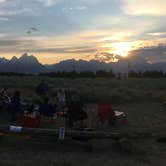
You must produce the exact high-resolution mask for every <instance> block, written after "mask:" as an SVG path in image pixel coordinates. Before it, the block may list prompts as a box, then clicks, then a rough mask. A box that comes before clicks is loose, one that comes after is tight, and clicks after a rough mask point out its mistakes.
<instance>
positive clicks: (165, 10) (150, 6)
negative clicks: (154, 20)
mask: <svg viewBox="0 0 166 166" xmlns="http://www.w3.org/2000/svg"><path fill="white" fill-rule="evenodd" d="M122 9H123V11H124V12H125V13H126V14H128V15H157V16H161V15H164V16H165V15H166V1H165V0H146V1H145V0H123V6H122Z"/></svg>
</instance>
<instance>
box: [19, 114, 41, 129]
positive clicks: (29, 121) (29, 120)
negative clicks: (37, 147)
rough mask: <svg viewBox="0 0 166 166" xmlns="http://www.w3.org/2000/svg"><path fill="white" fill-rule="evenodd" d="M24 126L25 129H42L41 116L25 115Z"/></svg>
mask: <svg viewBox="0 0 166 166" xmlns="http://www.w3.org/2000/svg"><path fill="white" fill-rule="evenodd" d="M22 126H23V127H29V128H38V127H40V116H38V117H30V116H26V115H23V118H22Z"/></svg>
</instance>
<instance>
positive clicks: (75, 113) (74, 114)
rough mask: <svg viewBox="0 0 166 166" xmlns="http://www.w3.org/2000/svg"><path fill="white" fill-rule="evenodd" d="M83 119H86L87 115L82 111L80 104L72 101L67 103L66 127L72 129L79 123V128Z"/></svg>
mask: <svg viewBox="0 0 166 166" xmlns="http://www.w3.org/2000/svg"><path fill="white" fill-rule="evenodd" d="M85 119H87V113H86V112H85V111H84V110H83V105H82V103H81V102H79V101H72V102H70V103H68V111H67V115H66V125H67V126H68V127H73V126H74V124H75V123H76V122H80V127H83V125H84V124H83V123H84V120H85Z"/></svg>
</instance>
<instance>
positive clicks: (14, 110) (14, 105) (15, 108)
mask: <svg viewBox="0 0 166 166" xmlns="http://www.w3.org/2000/svg"><path fill="white" fill-rule="evenodd" d="M21 111H22V108H21V98H20V91H15V92H14V94H13V96H12V97H11V103H10V115H11V117H10V118H11V119H10V120H11V121H16V120H17V116H18V115H19V113H21Z"/></svg>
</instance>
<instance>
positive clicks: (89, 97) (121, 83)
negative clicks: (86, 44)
mask: <svg viewBox="0 0 166 166" xmlns="http://www.w3.org/2000/svg"><path fill="white" fill-rule="evenodd" d="M41 80H45V81H46V82H47V83H48V85H49V89H50V91H49V93H50V96H51V97H52V98H54V97H55V96H56V91H57V90H58V89H60V88H64V89H65V90H66V91H68V92H70V93H72V95H73V96H75V97H76V98H80V99H81V100H82V101H84V102H100V101H111V102H112V103H116V104H118V103H126V102H143V101H164V100H166V94H165V91H164V90H165V89H166V78H161V79H150V78H124V79H121V80H118V79H115V78H110V79H109V78H75V79H69V78H52V77H46V76H0V88H3V87H7V88H9V92H12V91H14V90H20V91H21V92H22V97H23V98H24V99H25V100H30V101H34V102H36V100H38V98H37V95H36V94H35V88H36V86H37V85H38V84H39V82H40V81H41Z"/></svg>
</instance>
